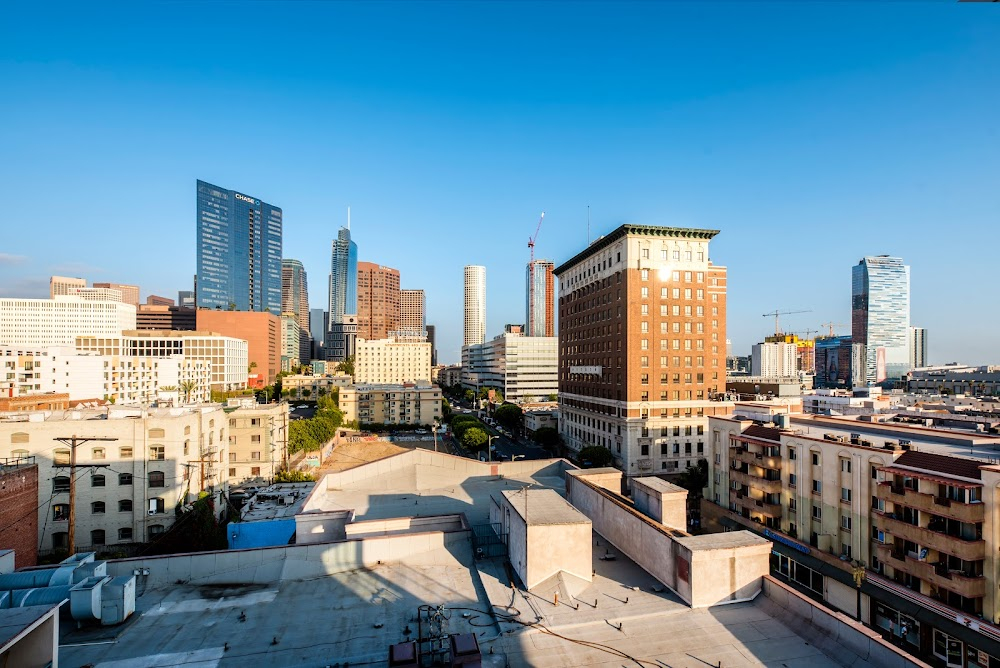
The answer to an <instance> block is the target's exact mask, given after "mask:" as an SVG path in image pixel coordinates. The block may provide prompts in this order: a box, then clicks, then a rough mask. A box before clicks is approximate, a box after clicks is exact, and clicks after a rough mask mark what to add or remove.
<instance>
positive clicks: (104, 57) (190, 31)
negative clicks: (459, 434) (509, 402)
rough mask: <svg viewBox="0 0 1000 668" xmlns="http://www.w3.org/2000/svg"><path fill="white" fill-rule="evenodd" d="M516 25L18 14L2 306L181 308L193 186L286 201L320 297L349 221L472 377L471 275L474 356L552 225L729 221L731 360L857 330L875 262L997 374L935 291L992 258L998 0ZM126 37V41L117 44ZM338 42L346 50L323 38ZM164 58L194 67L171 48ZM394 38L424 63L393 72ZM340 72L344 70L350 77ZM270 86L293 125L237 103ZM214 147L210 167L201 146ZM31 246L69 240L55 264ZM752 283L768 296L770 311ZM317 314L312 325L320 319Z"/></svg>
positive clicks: (559, 252)
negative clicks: (816, 333) (331, 29)
mask: <svg viewBox="0 0 1000 668" xmlns="http://www.w3.org/2000/svg"><path fill="white" fill-rule="evenodd" d="M526 7H528V5H518V6H514V7H513V8H512V7H481V6H474V7H462V8H460V9H457V10H456V11H453V12H452V11H444V10H442V9H440V8H436V7H424V8H421V9H419V10H418V9H414V8H408V7H406V6H405V5H394V6H393V9H394V12H393V15H392V16H391V17H390V18H389V19H388V20H386V19H385V17H384V16H381V15H380V14H379V12H378V11H376V9H375V8H369V7H364V6H343V5H333V6H326V5H320V6H304V7H300V8H298V11H296V12H286V13H283V12H279V11H278V10H276V9H274V8H270V7H267V6H248V7H246V8H244V9H245V12H246V14H247V16H248V18H253V19H254V20H260V21H263V22H266V23H267V24H268V25H272V26H274V28H275V31H276V32H277V33H279V34H282V33H284V34H295V35H296V42H297V43H298V44H299V45H301V47H302V48H301V49H285V50H282V49H280V48H276V49H272V50H269V52H268V53H266V54H265V53H263V52H259V53H258V52H255V53H250V54H248V53H246V52H245V51H242V50H238V49H234V48H232V47H233V44H234V42H233V40H235V39H236V37H235V36H225V35H223V36H218V35H212V37H211V39H207V38H206V39H202V37H204V36H206V35H207V34H208V33H205V32H204V31H205V30H206V27H207V26H209V25H211V24H212V20H213V17H216V18H220V19H221V18H222V17H223V16H224V9H223V8H220V7H207V8H205V10H204V11H205V14H206V15H205V22H204V23H203V24H200V25H192V24H191V23H190V21H188V20H187V18H186V16H185V15H184V12H181V11H179V10H177V11H175V10H174V9H173V8H171V7H165V8H159V10H160V11H157V12H156V13H152V12H148V11H146V12H144V11H143V10H142V9H140V8H136V9H135V10H134V15H133V14H130V15H129V16H128V17H125V16H114V15H112V14H111V13H110V12H108V13H107V14H105V13H104V11H103V10H101V9H99V8H98V9H96V10H94V11H92V12H84V11H82V9H80V8H68V9H67V11H66V12H63V13H60V15H58V16H56V17H51V18H50V20H47V21H45V22H41V21H38V20H36V19H35V18H32V17H33V16H34V15H35V12H36V11H37V9H33V8H30V7H15V8H12V9H11V11H10V18H11V20H12V21H16V22H17V23H18V25H23V26H26V27H27V28H26V29H25V30H24V31H23V32H21V33H19V34H18V35H12V36H10V39H9V40H7V41H6V43H5V44H4V45H3V46H2V47H0V73H2V74H3V76H4V78H5V81H6V82H7V84H8V90H9V92H10V94H11V95H12V96H15V97H16V98H17V99H18V100H19V101H20V103H19V105H17V106H16V107H11V108H8V109H5V111H4V115H5V120H6V121H7V122H6V123H5V124H4V125H3V129H0V140H2V141H3V142H4V146H5V153H6V154H7V155H8V156H9V160H8V161H7V162H6V163H5V165H4V166H3V167H0V169H3V170H4V172H3V176H4V181H5V183H6V184H7V185H8V192H9V193H10V195H9V197H8V198H7V203H8V215H7V220H8V223H9V224H8V225H7V226H6V227H7V229H6V232H7V234H6V236H5V243H4V245H3V247H2V248H0V290H2V294H3V295H4V296H18V297H22V296H23V297H44V296H45V294H46V291H47V282H48V277H49V276H50V275H53V274H56V275H68V276H87V277H88V278H89V279H90V280H93V281H104V282H114V281H123V282H127V283H131V284H137V285H139V286H141V287H142V289H143V292H144V293H145V294H167V295H172V294H175V293H176V292H177V291H179V290H189V289H190V288H191V275H192V274H193V273H194V268H195V247H194V243H193V239H192V238H191V234H190V232H189V230H190V229H191V228H190V227H189V226H190V221H191V219H192V217H193V216H194V210H193V207H192V204H193V202H191V198H190V189H191V183H192V181H194V180H195V179H198V178H202V179H205V180H207V181H209V182H212V183H220V184H223V185H226V186H227V187H234V188H239V189H240V191H241V192H249V193H254V194H255V195H258V196H260V197H261V198H263V199H264V200H265V201H268V202H274V203H277V204H278V205H280V206H282V207H283V209H284V253H285V254H286V256H287V257H294V258H297V259H300V260H301V261H302V262H303V264H304V266H305V268H306V270H307V271H308V272H312V273H313V275H314V276H324V275H325V274H326V273H327V269H326V267H327V266H328V262H329V256H328V253H329V248H330V247H329V244H330V241H331V240H332V238H333V237H334V236H335V232H336V223H335V222H334V221H339V220H340V219H342V217H343V215H344V212H346V209H347V206H348V205H351V206H352V207H353V209H354V213H355V226H354V230H353V232H354V236H355V238H356V239H357V242H358V243H359V245H360V247H361V248H362V249H363V253H362V255H363V256H364V257H365V258H366V259H369V260H371V261H373V262H378V263H379V264H385V265H388V266H392V267H396V268H398V269H399V270H400V272H401V274H402V275H404V276H405V277H406V279H405V281H404V284H405V287H410V286H420V287H423V288H425V289H426V290H427V321H428V322H433V323H435V324H437V326H438V332H437V334H438V347H439V350H440V355H439V356H440V359H441V361H442V362H455V361H457V360H458V358H459V350H460V347H461V343H462V317H463V316H462V284H461V281H460V279H459V277H460V276H461V271H462V267H463V266H465V265H466V264H481V265H484V266H486V268H487V271H488V273H489V275H490V276H491V282H490V285H489V290H488V295H487V301H488V303H489V304H490V309H489V312H488V314H487V327H486V332H487V333H486V336H487V337H491V336H494V335H496V334H498V333H500V332H501V331H502V329H503V324H504V323H506V322H519V321H520V320H521V319H522V317H523V316H522V315H521V314H522V313H523V310H524V295H523V293H522V291H521V290H520V289H512V286H515V285H523V271H524V265H525V262H526V261H527V260H528V258H529V255H528V248H527V245H526V242H527V238H528V236H529V235H530V234H531V233H532V231H533V230H534V229H535V225H536V222H537V218H536V215H537V211H539V210H542V209H544V210H545V211H546V219H545V224H544V228H543V230H542V232H541V235H540V238H539V240H538V245H537V248H536V249H535V250H536V254H537V255H539V256H541V257H548V258H552V259H553V260H554V261H556V262H557V263H558V262H561V261H564V260H565V259H566V258H568V257H570V256H571V255H572V254H573V252H575V249H577V248H578V247H580V246H581V245H585V244H587V243H588V241H590V240H593V239H595V238H597V237H598V236H599V235H601V234H606V233H607V232H609V231H611V230H612V229H614V228H615V227H617V225H618V224H620V223H621V222H631V223H636V224H651V225H672V226H679V227H705V228H712V229H720V230H721V231H722V234H720V236H719V238H718V240H717V241H716V242H715V243H714V244H713V246H714V249H713V252H714V254H715V255H717V257H716V258H714V259H716V261H718V262H720V263H722V264H725V265H727V266H728V267H730V281H731V289H730V303H731V311H730V320H729V322H728V330H727V331H728V333H729V336H730V338H731V339H732V340H733V343H734V349H735V351H736V352H737V353H741V354H746V353H747V352H748V351H749V348H750V345H751V344H752V343H754V342H756V341H759V340H760V339H761V338H762V337H763V335H764V334H766V333H769V332H768V321H767V320H766V319H763V318H761V317H760V314H761V313H764V312H766V311H769V310H774V309H811V310H812V313H810V314H804V315H796V316H792V317H788V318H785V319H783V323H782V324H783V325H785V328H786V329H788V330H791V331H801V330H806V329H819V326H818V325H819V324H820V323H823V322H828V321H830V322H838V323H848V322H849V319H848V318H849V316H850V308H851V305H850V293H849V292H848V290H849V287H848V286H849V280H850V279H849V278H846V275H845V268H846V267H847V266H849V265H853V264H855V263H856V262H857V259H858V258H859V257H863V256H869V255H879V254H883V253H885V254H891V255H894V256H899V257H904V258H906V261H907V263H908V264H909V265H910V266H912V268H913V275H912V280H913V284H912V288H911V289H912V295H913V300H912V305H911V319H912V321H913V322H915V323H920V324H931V327H930V335H931V337H932V339H933V345H932V346H931V348H930V351H929V352H930V357H931V358H930V359H929V360H928V361H929V362H930V363H941V362H948V361H962V362H966V363H972V364H976V363H978V364H984V363H991V362H995V361H996V360H995V357H994V355H995V353H994V352H993V348H992V346H991V345H990V344H989V337H971V338H968V340H966V337H965V336H964V334H965V329H964V328H963V318H964V317H966V315H967V314H968V313H969V312H970V311H971V309H972V303H971V302H970V301H969V299H968V298H966V297H964V296H963V294H965V293H968V292H970V291H959V292H960V293H961V294H956V291H955V290H954V289H953V286H951V285H950V282H949V281H943V280H941V277H943V276H951V277H958V276H961V277H962V278H963V280H964V281H966V282H968V284H969V285H988V284H990V281H992V276H991V274H990V270H989V267H990V256H989V249H991V248H993V247H995V246H996V243H997V241H1000V238H998V234H1000V232H998V230H997V228H996V227H995V225H993V224H992V223H993V221H994V220H995V218H996V200H995V196H993V195H992V194H991V193H992V192H993V190H992V184H991V182H990V177H989V175H990V174H993V173H996V171H997V167H998V164H997V161H998V157H997V156H998V153H997V151H995V150H994V148H993V147H995V145H996V134H995V133H996V131H995V130H993V129H992V127H993V124H992V123H991V120H992V119H991V112H990V110H992V109H994V108H996V106H997V102H998V101H1000V86H997V85H996V74H995V73H994V72H993V71H992V68H991V63H993V62H995V61H996V57H997V55H998V50H1000V46H998V45H1000V18H998V17H997V16H996V15H995V12H987V11H984V10H988V9H989V7H985V6H984V7H977V6H974V5H962V6H958V5H954V4H935V3H926V4H911V5H907V9H906V12H905V20H900V12H899V9H898V7H895V6H893V5H892V4H891V3H890V4H884V5H883V4H878V5H871V4H868V3H866V4H864V5H861V4H858V5H846V6H837V7H835V8H833V7H827V6H824V5H821V4H816V3H805V4H803V5H795V6H788V5H787V4H782V5H780V6H778V7H779V8H780V17H781V20H780V21H774V22H772V21H771V20H770V17H769V15H770V13H771V12H770V11H768V10H767V9H766V6H764V7H765V9H761V8H760V7H740V6H736V7H732V8H731V10H732V11H730V12H727V15H726V16H725V17H719V16H717V15H716V14H717V13H716V12H713V11H711V10H710V9H708V8H701V7H694V6H682V5H675V4H667V5H655V4H649V5H642V4H640V5H629V6H624V7H615V8H611V7H610V6H606V5H600V4H598V3H594V4H588V5H583V6H581V7H580V8H579V11H576V12H574V15H573V16H572V17H571V18H567V17H566V16H565V14H564V12H563V11H561V10H560V8H559V7H558V6H546V5H539V6H537V7H535V6H532V8H531V10H530V12H531V15H532V21H530V22H528V21H524V17H525V15H526V13H527V11H528V10H527V9H526ZM282 14H284V15H282ZM775 16H778V14H775ZM126 20H127V22H128V24H129V25H131V26H133V27H140V28H141V29H140V30H136V31H123V30H122V29H121V28H122V26H123V25H125V24H124V23H123V22H124V21H126ZM566 21H569V22H570V24H572V27H573V28H574V30H566V29H565V28H566V27H567V23H566ZM786 21H787V22H789V23H794V24H795V25H797V26H798V29H797V30H788V29H787V26H788V23H786ZM36 25H38V26H41V25H45V26H46V29H45V31H44V32H42V31H40V30H35V29H34V28H32V26H36ZM328 25H353V26H355V27H356V28H359V29H358V30H351V31H348V32H347V34H345V35H344V36H343V37H344V39H342V40H338V42H337V44H335V45H333V46H327V40H325V39H321V38H320V36H321V35H322V34H323V32H322V31H323V26H328ZM468 25H476V26H477V29H476V30H472V31H470V30H466V29H464V28H465V27H467V26H468ZM483 25H490V26H491V28H489V29H484V28H482V27H481V26H483ZM886 25H891V26H892V29H891V30H890V31H888V32H886V31H885V29H884V27H885V26H886ZM367 26H378V28H379V31H377V34H379V35H380V37H379V39H378V40H375V41H372V40H370V39H369V37H368V35H367V32H366V30H363V29H360V28H364V27H367ZM414 26H416V27H418V28H419V30H414V29H413V28H414ZM81 28H83V29H82V30H81ZM122 33H128V34H126V35H124V37H122ZM418 34H419V35H420V37H416V35H418ZM80 35H88V38H87V39H86V41H81V39H82V38H81V37H80ZM112 35H114V36H116V37H115V39H125V42H122V43H118V42H115V41H114V40H113V39H111V36H112ZM542 35H545V36H550V35H555V37H552V38H551V39H548V38H547V39H537V38H538V37H539V36H542ZM140 36H141V37H140ZM501 36H502V37H503V39H504V41H505V42H509V43H513V42H519V41H527V42H531V43H534V44H535V45H536V46H535V48H534V49H532V50H530V52H524V53H515V54H511V57H510V58H503V59H497V58H495V57H494V54H495V50H492V49H489V48H486V45H487V44H489V43H490V40H491V39H500V38H501ZM597 36H601V39H595V38H596V37H597ZM654 36H655V39H654ZM105 37H106V38H107V39H105ZM428 37H432V38H433V39H428ZM445 37H447V38H445ZM709 37H711V38H710V39H709ZM178 38H180V39H185V40H187V41H189V42H190V43H191V44H192V48H191V49H188V50H185V51H178V50H177V49H175V48H171V45H173V44H176V40H177V39H178ZM278 39H279V41H280V40H284V39H287V37H279V38H278ZM383 39H384V40H390V41H391V42H392V43H394V44H396V45H398V47H399V48H401V49H408V50H411V51H413V52H414V57H413V59H412V61H410V62H400V61H398V60H397V59H396V58H394V57H391V56H389V55H386V53H385V51H384V50H381V49H380V48H379V46H378V45H379V44H381V41H380V40H383ZM418 41H419V46H420V48H416V47H417V44H418ZM104 42H106V44H105V45H104V46H100V44H102V43H104ZM112 43H115V44H117V46H114V47H112V46H111V44H112ZM321 44H322V45H323V46H322V48H320V46H319V45H321ZM761 44H767V45H769V46H768V48H767V49H761V48H759V45H761ZM410 47H413V48H412V49H411V48H410ZM119 49H127V51H128V53H129V54H130V56H129V58H127V59H124V58H121V57H120V51H119ZM455 53H462V54H464V57H463V58H462V59H456V58H454V54H455ZM568 53H572V54H574V56H573V59H571V60H567V58H566V55H565V54H568ZM14 54H17V55H16V57H15V56H14ZM237 54H239V55H238V56H237ZM348 56H349V57H350V58H352V59H353V58H356V59H357V62H358V63H359V64H360V65H359V66H357V67H354V66H346V65H343V66H341V65H338V62H347V60H346V59H347V57H348ZM792 56H794V57H792ZM458 60H461V61H462V62H458ZM209 61H210V62H213V63H215V64H216V65H215V67H216V68H217V69H216V74H215V75H211V76H210V75H207V74H206V73H205V72H204V68H203V67H202V65H203V63H204V62H209ZM681 61H682V62H684V63H685V64H684V65H682V66H678V65H677V63H678V62H681ZM350 62H354V61H353V60H350ZM734 62H738V63H739V65H738V66H735V67H734V66H733V63H734ZM691 63H697V64H691ZM290 71H295V72H297V75H296V77H294V78H290V77H288V75H287V73H288V72H290ZM553 73H558V76H553ZM217 75H221V76H217ZM261 86H264V87H269V88H270V89H272V90H275V91H277V92H278V94H279V95H282V96H283V97H284V98H285V99H287V100H289V102H290V104H287V105H283V107H284V108H282V109H279V108H273V107H271V106H269V105H259V104H256V102H254V103H253V104H249V103H247V101H248V100H253V99H254V97H253V95H252V94H251V93H250V91H252V90H259V89H260V87H261ZM153 127H155V128H156V131H155V132H152V131H151V130H150V128H153ZM209 128H210V129H211V131H212V132H213V133H214V137H213V140H214V141H216V142H219V143H222V144H224V145H225V146H226V150H225V151H215V152H207V151H205V150H203V147H204V145H205V142H206V141H207V139H206V138H207V137H208V131H209ZM250 136H253V137H254V138H255V141H247V138H248V137H250ZM140 146H141V147H142V149H141V151H137V149H136V147H140ZM469 147H474V149H470V148H469ZM484 155H489V156H490V158H489V160H485V159H484V158H483V156H484ZM264 156H266V157H267V159H266V160H265V159H262V157H264ZM123 165H127V166H128V168H127V169H125V168H123ZM498 186H499V187H498ZM53 188H57V189H58V191H59V197H51V196H49V195H50V193H51V192H52V190H53ZM83 201H86V202H88V203H90V206H88V207H80V206H79V205H78V203H79V202H83ZM154 201H155V203H156V206H155V207H152V206H149V203H150V202H154ZM588 206H589V207H590V219H591V222H590V225H589V226H588ZM140 210H141V211H142V216H141V223H140V222H139V218H138V217H137V216H136V214H135V212H136V211H140ZM470 220H471V221H472V222H470ZM137 224H141V225H142V227H143V230H146V229H149V230H155V231H156V235H157V243H156V245H155V246H140V247H139V248H135V247H134V242H135V240H136V238H137V235H136V229H137ZM97 226H100V229H102V230H103V234H101V235H87V234H84V233H82V230H86V229H94V228H97ZM40 227H46V228H47V229H49V230H50V232H51V234H52V236H53V237H54V238H57V239H66V240H67V243H60V244H48V245H46V247H45V253H44V254H42V253H41V251H40V249H39V246H38V243H37V238H36V231H37V230H38V229H39V228H40ZM588 227H589V234H588ZM762 231H767V232H768V233H766V234H762ZM942 232H945V233H944V234H942ZM775 234H776V235H778V236H777V243H775V241H776V240H775V237H774V235H775ZM783 237H787V238H783ZM793 239H794V240H795V242H798V243H800V244H804V245H799V246H793V241H792V240H793ZM931 239H934V242H935V243H930V240H931ZM969 239H975V243H969V242H968V240H969ZM70 241H72V243H69V242H70ZM782 248H787V249H789V250H790V251H791V249H792V248H794V249H795V250H794V251H792V252H783V251H782V250H780V249H782ZM164 258H168V259H169V260H168V261H164V260H163V259H164ZM762 262H765V263H766V262H771V263H773V267H772V268H771V270H770V271H762V269H761V263H762ZM763 276H770V277H772V278H775V279H777V280H773V281H771V284H769V285H768V288H769V289H768V291H767V294H768V296H767V298H766V300H767V302H769V303H764V298H762V297H761V296H760V295H761V291H760V286H761V281H762V280H764V279H763V278H762V277H763ZM323 292H324V291H323V290H316V289H314V290H313V295H312V296H311V304H310V306H311V307H319V306H325V304H324V302H325V298H324V297H325V296H324V295H323V294H322V293H323ZM977 317H978V318H979V320H977V322H978V323H979V324H980V325H981V326H982V327H984V328H985V329H987V330H990V329H992V328H995V327H996V326H998V325H1000V315H997V314H994V313H992V312H986V313H979V314H977ZM837 333H838V334H842V335H847V334H848V333H849V329H848V327H846V326H845V327H842V328H839V329H838V330H837Z"/></svg>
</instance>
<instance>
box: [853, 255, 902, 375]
mask: <svg viewBox="0 0 1000 668" xmlns="http://www.w3.org/2000/svg"><path fill="white" fill-rule="evenodd" d="M909 335H910V268H909V267H908V266H907V265H905V264H903V260H902V259H900V258H898V257H890V256H888V255H879V256H877V257H864V258H861V261H860V262H858V264H857V265H855V266H854V269H853V272H852V276H851V337H852V339H853V342H854V344H855V345H861V346H864V350H863V353H862V354H863V355H864V362H865V364H864V373H863V374H861V373H860V371H861V370H860V369H855V371H856V372H857V373H856V374H855V375H856V376H857V377H858V378H859V379H862V380H863V381H864V384H866V385H871V384H875V383H881V382H882V381H884V380H886V379H887V378H892V377H897V378H898V377H900V376H902V375H903V374H904V373H906V372H907V371H909V364H910V339H909Z"/></svg>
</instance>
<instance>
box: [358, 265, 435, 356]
mask: <svg viewBox="0 0 1000 668" xmlns="http://www.w3.org/2000/svg"><path fill="white" fill-rule="evenodd" d="M399 298H400V294H399V270H398V269H392V268H391V267H384V266H382V265H379V264H374V263H372V262H359V263H358V338H359V339H367V340H369V341H373V340H377V339H385V338H388V337H389V336H390V333H391V332H397V331H399V329H400V327H399V315H400V314H399ZM420 333H421V334H422V333H423V330H421V332H420Z"/></svg>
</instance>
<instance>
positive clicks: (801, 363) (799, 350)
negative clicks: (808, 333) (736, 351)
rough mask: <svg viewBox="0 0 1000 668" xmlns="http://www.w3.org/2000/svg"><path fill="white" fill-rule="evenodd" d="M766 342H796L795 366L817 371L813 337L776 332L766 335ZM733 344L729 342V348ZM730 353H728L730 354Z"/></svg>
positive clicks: (801, 369)
mask: <svg viewBox="0 0 1000 668" xmlns="http://www.w3.org/2000/svg"><path fill="white" fill-rule="evenodd" d="M764 343H792V344H795V348H796V352H795V365H796V366H795V368H796V370H797V371H801V372H802V373H807V374H814V373H816V341H815V340H813V339H803V338H799V336H798V335H796V334H774V335H771V336H765V337H764ZM731 346H732V344H731V343H729V342H727V349H728V348H729V347H731ZM728 354H729V353H727V355H728Z"/></svg>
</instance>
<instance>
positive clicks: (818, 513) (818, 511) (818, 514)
mask: <svg viewBox="0 0 1000 668" xmlns="http://www.w3.org/2000/svg"><path fill="white" fill-rule="evenodd" d="M813 519H814V520H821V519H823V508H822V507H821V506H813Z"/></svg>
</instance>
